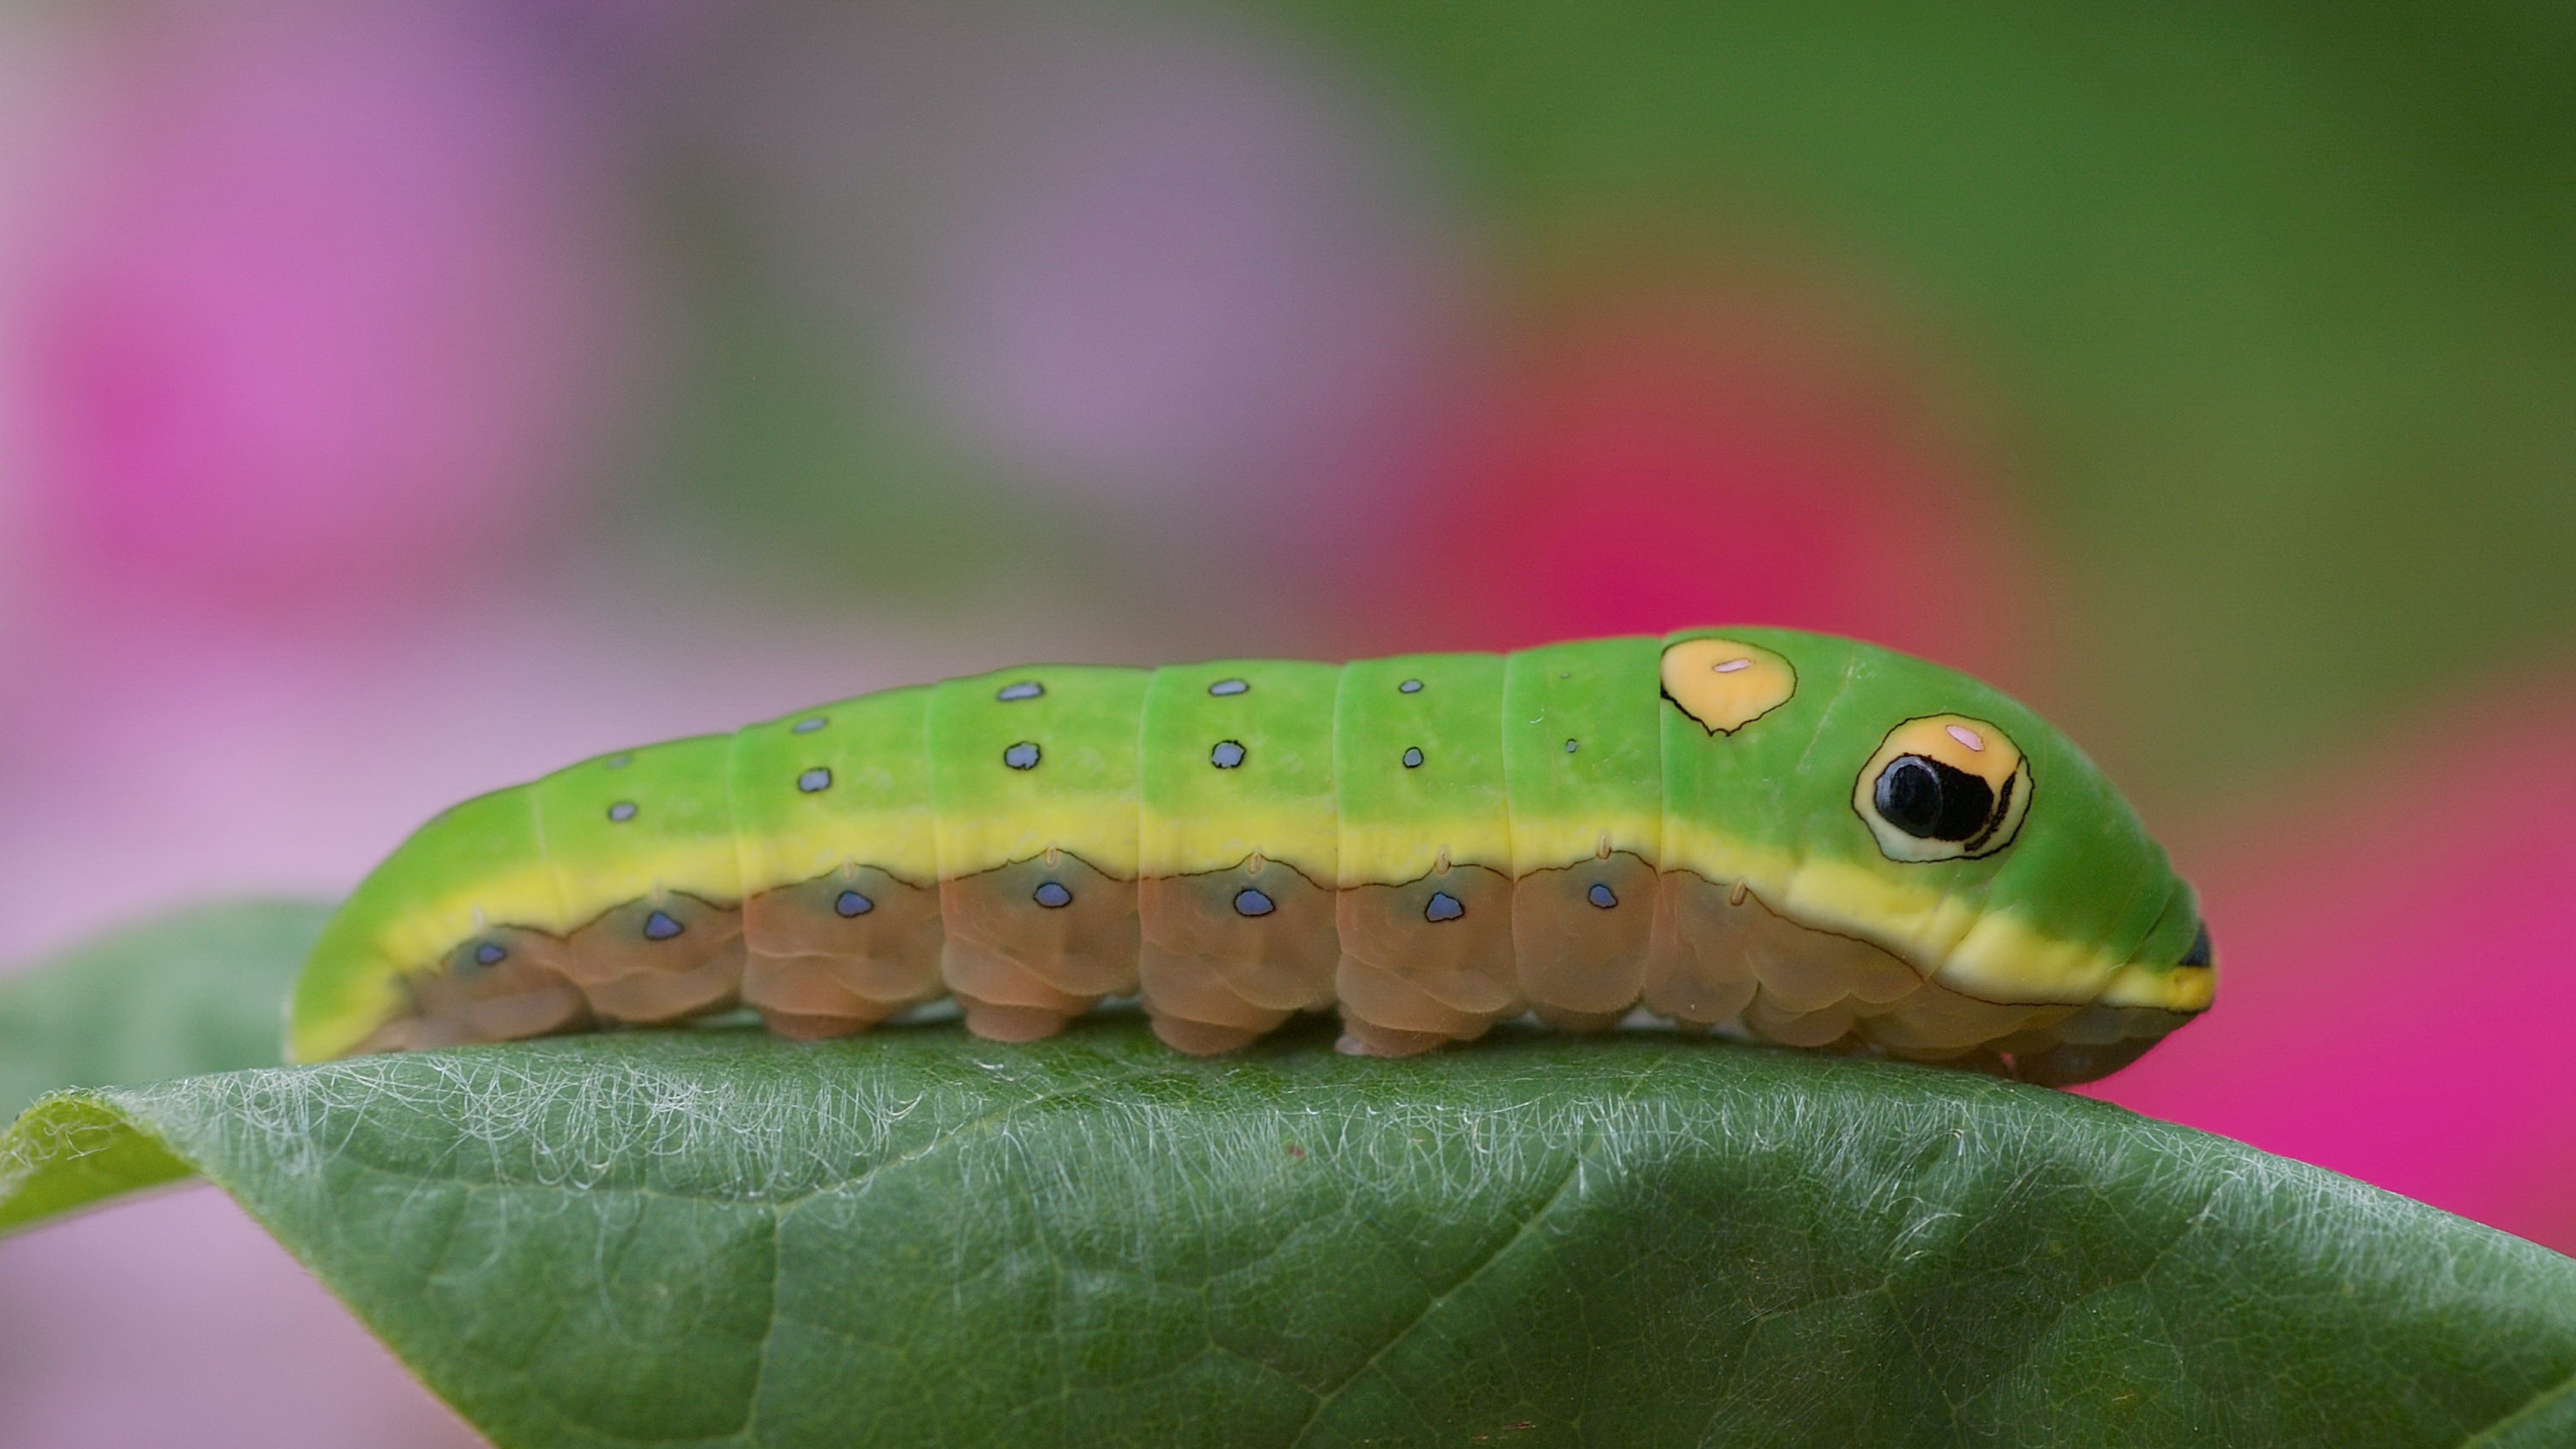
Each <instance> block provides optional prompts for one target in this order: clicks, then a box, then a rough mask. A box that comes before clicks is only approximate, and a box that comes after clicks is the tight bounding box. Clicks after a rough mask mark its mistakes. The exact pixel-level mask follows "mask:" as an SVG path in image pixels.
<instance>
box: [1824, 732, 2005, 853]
mask: <svg viewBox="0 0 2576 1449" xmlns="http://www.w3.org/2000/svg"><path fill="white" fill-rule="evenodd" d="M2031 792H2032V786H2031V778H2030V761H2028V760H2026V759H2024V758H2023V757H2022V753H2021V750H2020V748H2019V747H2018V746H2016V745H2015V744H2014V743H2013V742H2012V741H2011V740H2010V739H2009V738H2007V737H2006V736H2005V734H2004V732H2003V731H2002V730H1999V729H1997V728H1995V727H1994V726H1993V725H1990V724H1988V723H1986V722H1985V721H1983V720H1974V719H1969V718H1968V717H1967V716H1965V715H1956V714H1935V715H1926V716H1924V717H1923V718H1921V719H1910V720H1907V721H1906V722H1905V723H1903V724H1901V725H1898V726H1897V727H1896V728H1894V729H1892V730H1890V731H1888V732H1887V739H1886V740H1885V741H1884V742H1883V743H1881V744H1880V745H1879V747H1878V752H1877V753H1876V754H1874V755H1871V756H1870V757H1869V763H1868V764H1866V765H1864V766H1862V767H1861V772H1860V780H1859V782H1858V783H1857V784H1855V785H1854V786H1853V787H1852V809H1854V810H1856V811H1858V812H1859V813H1860V818H1861V820H1862V822H1863V823H1865V824H1866V825H1868V826H1869V833H1870V834H1871V835H1874V836H1876V837H1877V838H1878V849H1879V853H1880V854H1881V855H1884V856H1886V857H1887V858H1888V859H1890V860H1907V861H1926V860H1966V859H1971V858H1973V857H1976V856H1980V855H1992V854H1994V853H1995V852H1996V851H1998V850H2001V849H2003V848H2004V847H2005V846H2007V845H2010V844H2012V839H2013V836H2014V834H2016V833H2017V832H2019V831H2020V829H2021V822H2022V820H2023V819H2024V817H2026V816H2028V815H2029V814H2030V797H2031Z"/></svg>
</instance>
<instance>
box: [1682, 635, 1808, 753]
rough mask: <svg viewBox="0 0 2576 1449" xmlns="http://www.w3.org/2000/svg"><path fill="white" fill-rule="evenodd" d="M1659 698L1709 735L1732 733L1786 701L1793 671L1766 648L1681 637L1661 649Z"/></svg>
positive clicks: (1794, 687) (1795, 689)
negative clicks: (1670, 704) (1661, 676)
mask: <svg viewBox="0 0 2576 1449" xmlns="http://www.w3.org/2000/svg"><path fill="white" fill-rule="evenodd" d="M1663 676H1664V697H1665V698H1666V699H1669V700H1671V701H1672V702H1673V703H1675V704H1677V705H1679V706H1681V711H1682V713H1684V714H1686V715H1689V716H1690V717H1691V718H1692V719H1695V720H1698V721H1699V723H1700V728H1702V729H1704V730H1707V731H1708V732H1709V733H1710V734H1713V735H1726V734H1733V733H1734V732H1736V731H1737V730H1740V729H1742V728H1744V727H1745V726H1746V725H1749V724H1751V723H1753V722H1754V721H1755V720H1757V719H1760V718H1761V717H1762V716H1764V715H1766V714H1769V713H1770V712H1771V711H1773V710H1775V709H1778V708H1779V707H1780V706H1782V705H1784V704H1787V703H1788V702H1789V696H1790V695H1792V694H1795V693H1797V692H1798V671H1797V670H1795V669H1792V668H1790V667H1789V661H1788V660H1786V659H1783V658H1781V657H1780V656H1779V655H1777V654H1774V653H1772V652H1771V651H1770V650H1768V649H1764V648H1761V647H1759V646H1757V645H1752V644H1739V643H1737V642H1736V641H1734V640H1732V639H1685V640H1683V641H1682V642H1681V643H1679V644H1676V645H1674V646H1673V647H1671V648H1670V649H1667V650H1665V651H1664V664H1663Z"/></svg>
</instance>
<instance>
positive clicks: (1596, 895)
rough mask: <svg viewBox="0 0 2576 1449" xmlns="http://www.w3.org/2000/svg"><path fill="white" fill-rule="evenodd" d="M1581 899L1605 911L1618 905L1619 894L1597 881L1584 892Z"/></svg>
mask: <svg viewBox="0 0 2576 1449" xmlns="http://www.w3.org/2000/svg"><path fill="white" fill-rule="evenodd" d="M1583 898H1584V899H1585V900H1587V901H1590V902H1591V903H1592V904H1594V905H1596V906H1599V907H1600V908H1601V909H1603V910H1605V911H1606V910H1608V909H1610V908H1611V907H1612V906H1615V905H1617V904H1619V893H1618V892H1616V891H1614V890H1612V889H1610V888H1609V887H1608V886H1606V885H1603V884H1602V883H1601V882H1599V881H1594V882H1593V883H1592V889H1590V890H1588V891H1585V892H1584V893H1583Z"/></svg>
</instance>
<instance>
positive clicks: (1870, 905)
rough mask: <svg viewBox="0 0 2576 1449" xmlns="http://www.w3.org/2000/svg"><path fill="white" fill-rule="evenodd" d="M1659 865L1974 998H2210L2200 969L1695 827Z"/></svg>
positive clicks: (2184, 1005) (2195, 1003)
mask: <svg viewBox="0 0 2576 1449" xmlns="http://www.w3.org/2000/svg"><path fill="white" fill-rule="evenodd" d="M1667 844H1668V845H1671V844H1673V842H1669V841H1668V842H1667ZM1665 869H1667V870H1687V871H1690V872H1692V873H1693V874H1696V875H1698V876H1700V877H1702V878H1703V879H1706V880H1712V881H1726V882H1736V881H1741V882H1743V883H1744V885H1745V886H1746V887H1748V888H1749V889H1751V890H1752V891H1753V892H1754V893H1755V894H1756V895H1759V896H1760V897H1761V898H1762V900H1763V902H1764V904H1766V905H1769V906H1770V907H1771V908H1772V909H1774V910H1776V911H1778V912H1779V913H1780V914H1782V915H1784V916H1786V917H1788V918H1789V919H1791V920H1793V921H1796V922H1797V923H1798V924H1800V925H1803V926H1808V927H1811V928H1814V929H1816V930H1823V931H1834V932H1838V933H1840V934H1843V935H1849V936H1854V937H1858V938H1860V939H1862V940H1866V941H1871V942H1875V943H1876V944H1878V945H1880V946H1884V947H1886V948H1887V949H1888V950H1889V951H1891V952H1893V953H1895V954H1896V955H1897V956H1898V957H1900V958H1902V959H1903V960H1905V961H1906V962H1907V963H1908V964H1910V965H1912V966H1913V967H1914V969H1916V970H1917V971H1922V972H1925V973H1927V974H1928V975H1929V976H1930V978H1931V979H1932V980H1934V981H1937V982H1939V983H1940V984H1942V985H1943V986H1947V987H1950V988H1951V989H1953V990H1956V991H1959V992H1961V993H1963V994H1965V995H1969V996H1974V997H1977V998H1979V999H1980V1000H1985V1001H2002V1002H2034V1003H2037V1002H2079V1003H2081V1002H2092V1001H2097V1000H2098V1001H2104V1002H2108V1003H2110V1004H2115V1005H2123V1006H2163V1007H2168V1008H2170V1009H2172V1010H2177V1011H2198V1010H2201V1009H2203V1008H2205V1007H2207V1006H2208V1004H2209V1000H2210V985H2211V977H2210V973H2208V972H2206V971H2199V972H2198V977H2199V979H2198V980H2197V981H2194V980H2191V979H2188V976H2189V973H2190V972H2191V971H2193V970H2197V968H2186V969H2184V970H2175V971H2159V970H2151V969H2149V968H2146V967H2143V966H2139V965H2136V964H2133V963H2131V962H2128V961H2124V960H2120V959H2117V958H2115V957H2113V956H2111V955H2110V954H2109V953H2107V952H2105V951H2104V950H2103V949H2101V948H2100V947H2098V946H2094V945H2091V944H2088V943H2084V942H2077V941H2063V940H2058V939H2056V938H2054V937H2051V936H2048V935H2046V934H2044V933H2042V932H2040V931H2037V930H2034V929H2033V928H2031V927H2030V926H2029V925H2028V924H2026V923H2025V922H2023V921H2022V919H2021V918H2020V917H2019V916H2016V915H2014V914H2013V913H2011V912H2010V911H2006V910H1997V909H1982V910H1981V909H1980V908H1978V907H1975V906H1972V905H1968V904H1966V903H1964V902H1961V901H1959V900H1957V899H1956V898H1954V897H1951V896H1949V895H1946V894H1944V893H1942V892H1939V891H1931V890H1924V889H1921V888H1919V887H1913V886H1906V885H1901V884H1898V883H1896V882H1895V881H1892V880H1890V879H1888V878H1887V877H1886V876H1884V875H1882V874H1879V873H1877V872H1874V871H1870V870H1867V869H1864V868H1862V867H1859V866H1854V865H1851V864H1848V863H1845V862H1841V861H1833V860H1808V861H1800V860H1797V859H1794V858H1792V857H1790V856H1788V855H1786V854H1783V853H1781V852H1778V851H1774V850H1767V849H1762V848H1759V847H1752V846H1748V845H1746V844H1744V843H1743V842H1741V841H1737V840H1734V839H1731V838H1729V837H1726V836H1724V835H1723V834H1721V833H1719V832H1715V831H1709V830H1705V829H1699V830H1692V831H1690V832H1688V835H1687V837H1686V838H1685V839H1683V840H1682V841H1681V842H1680V848H1679V849H1678V850H1677V851H1676V854H1675V858H1674V859H1673V860H1672V861H1671V862H1669V863H1668V864H1667V865H1666V866H1665ZM2115 981H2116V982H2117V983H2118V990H2117V993H2116V995H2115V994H2114V992H2113V986H2114V982H2115Z"/></svg>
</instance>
